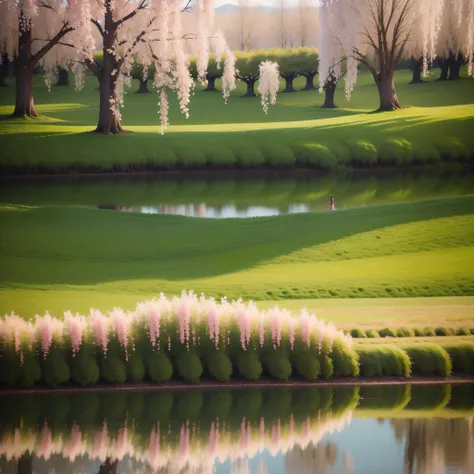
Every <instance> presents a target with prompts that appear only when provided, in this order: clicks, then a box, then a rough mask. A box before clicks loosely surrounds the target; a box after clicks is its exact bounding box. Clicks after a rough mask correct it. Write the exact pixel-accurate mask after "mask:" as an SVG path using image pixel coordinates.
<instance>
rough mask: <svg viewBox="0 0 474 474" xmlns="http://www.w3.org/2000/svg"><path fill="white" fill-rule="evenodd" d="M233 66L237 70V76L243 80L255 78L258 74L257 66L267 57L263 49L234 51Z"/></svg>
mask: <svg viewBox="0 0 474 474" xmlns="http://www.w3.org/2000/svg"><path fill="white" fill-rule="evenodd" d="M235 58H236V61H235V68H236V69H237V71H238V74H237V77H238V78H239V79H242V80H243V81H248V80H257V79H258V76H259V66H260V63H261V62H262V61H265V60H266V59H267V54H266V52H265V51H262V50H259V51H250V52H248V51H236V52H235Z"/></svg>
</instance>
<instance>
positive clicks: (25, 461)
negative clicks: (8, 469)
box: [18, 454, 33, 474]
mask: <svg viewBox="0 0 474 474" xmlns="http://www.w3.org/2000/svg"><path fill="white" fill-rule="evenodd" d="M18 474H33V457H32V456H31V455H26V454H24V455H23V456H21V458H20V459H19V460H18Z"/></svg>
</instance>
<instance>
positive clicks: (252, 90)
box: [245, 80, 257, 97]
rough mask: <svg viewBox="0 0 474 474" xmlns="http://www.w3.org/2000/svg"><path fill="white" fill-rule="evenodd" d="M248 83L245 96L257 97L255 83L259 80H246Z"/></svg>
mask: <svg viewBox="0 0 474 474" xmlns="http://www.w3.org/2000/svg"><path fill="white" fill-rule="evenodd" d="M245 82H246V84H247V92H246V93H245V97H256V94H255V83H256V82H257V81H254V80H247V81H245Z"/></svg>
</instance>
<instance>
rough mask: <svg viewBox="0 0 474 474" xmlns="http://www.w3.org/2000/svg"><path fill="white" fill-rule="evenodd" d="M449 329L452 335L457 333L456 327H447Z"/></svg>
mask: <svg viewBox="0 0 474 474" xmlns="http://www.w3.org/2000/svg"><path fill="white" fill-rule="evenodd" d="M447 329H448V332H449V335H450V336H455V335H456V329H454V328H447Z"/></svg>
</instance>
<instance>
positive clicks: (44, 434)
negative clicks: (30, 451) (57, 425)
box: [36, 423, 53, 461]
mask: <svg viewBox="0 0 474 474" xmlns="http://www.w3.org/2000/svg"><path fill="white" fill-rule="evenodd" d="M52 452H53V434H52V432H51V430H50V429H49V427H48V425H47V424H46V423H45V424H44V425H43V428H42V429H41V433H40V436H39V441H38V448H36V456H38V457H39V458H44V459H45V460H46V461H47V460H48V459H49V458H50V457H51V454H52Z"/></svg>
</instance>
